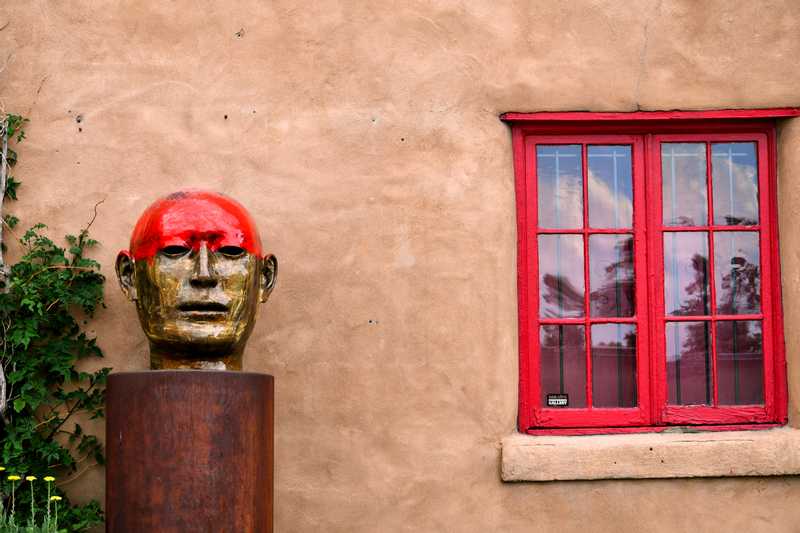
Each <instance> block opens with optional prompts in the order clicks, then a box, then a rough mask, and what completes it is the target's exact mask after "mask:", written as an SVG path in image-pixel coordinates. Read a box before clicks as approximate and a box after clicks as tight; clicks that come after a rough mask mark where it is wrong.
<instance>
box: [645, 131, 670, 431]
mask: <svg viewBox="0 0 800 533" xmlns="http://www.w3.org/2000/svg"><path fill="white" fill-rule="evenodd" d="M645 141H646V144H645V146H646V149H647V175H648V176H650V177H651V180H650V181H651V183H652V186H650V187H648V188H647V197H648V201H647V210H648V211H647V220H646V226H647V228H648V239H647V257H648V264H647V266H648V276H647V277H648V293H649V295H650V301H651V302H652V305H650V309H649V313H650V338H651V342H650V350H651V352H650V362H651V370H650V372H651V380H650V383H651V389H652V391H653V393H652V395H651V396H652V408H651V416H652V420H653V423H654V424H659V425H660V424H663V416H664V406H665V405H666V403H667V367H666V339H665V336H664V335H665V333H664V331H665V330H664V328H665V326H666V322H665V320H664V269H663V267H662V268H659V265H662V266H663V264H664V247H663V231H662V227H663V225H662V221H663V213H662V207H663V206H662V203H661V154H660V143H659V142H658V141H657V140H656V138H655V137H654V136H653V135H647V136H646V138H645Z"/></svg>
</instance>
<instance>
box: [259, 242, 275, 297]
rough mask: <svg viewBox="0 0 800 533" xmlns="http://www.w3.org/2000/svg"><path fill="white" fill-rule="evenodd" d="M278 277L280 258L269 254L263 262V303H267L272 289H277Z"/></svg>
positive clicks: (261, 288)
mask: <svg viewBox="0 0 800 533" xmlns="http://www.w3.org/2000/svg"><path fill="white" fill-rule="evenodd" d="M277 277H278V258H276V257H275V256H274V255H272V254H267V255H265V256H264V259H262V260H261V287H260V293H261V295H260V298H259V300H261V301H262V302H266V301H267V298H269V295H270V293H271V292H272V289H273V288H274V287H275V278H277Z"/></svg>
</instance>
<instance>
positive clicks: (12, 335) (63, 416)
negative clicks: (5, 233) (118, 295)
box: [0, 115, 110, 532]
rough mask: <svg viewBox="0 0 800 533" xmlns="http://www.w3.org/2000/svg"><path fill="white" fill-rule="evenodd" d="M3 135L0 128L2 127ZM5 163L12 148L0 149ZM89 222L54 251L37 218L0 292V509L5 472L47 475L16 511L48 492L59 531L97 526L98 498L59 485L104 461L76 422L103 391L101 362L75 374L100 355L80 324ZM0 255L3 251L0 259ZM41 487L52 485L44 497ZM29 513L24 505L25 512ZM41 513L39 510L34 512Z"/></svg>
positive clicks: (100, 404) (94, 278)
mask: <svg viewBox="0 0 800 533" xmlns="http://www.w3.org/2000/svg"><path fill="white" fill-rule="evenodd" d="M0 119H2V120H3V123H2V124H3V125H4V126H5V127H4V129H5V131H6V134H7V138H8V139H9V141H11V142H13V143H19V142H20V141H22V140H23V139H24V130H23V127H24V125H25V122H26V121H25V119H23V118H22V117H19V116H14V115H6V116H4V117H3V116H0ZM0 132H2V129H0ZM7 153H8V158H7V160H8V163H9V167H11V168H13V166H14V165H15V164H16V162H17V153H16V151H14V150H12V149H11V148H10V147H8V149H7ZM18 187H19V181H17V180H16V179H14V178H13V177H11V176H7V179H6V190H5V198H6V199H10V200H15V199H16V197H17V188H18ZM3 222H4V226H5V229H7V230H9V229H13V228H14V227H15V226H16V225H17V223H18V220H17V218H16V217H13V216H11V215H8V214H5V215H3ZM89 226H91V222H90V223H89V225H88V226H87V227H86V228H85V229H83V230H81V231H80V232H79V233H78V234H77V235H67V236H66V246H64V247H62V246H59V245H58V244H56V243H55V242H54V241H53V240H51V239H50V238H48V237H47V236H46V235H45V234H44V233H43V231H44V229H45V226H44V225H43V224H36V225H34V226H33V227H32V228H31V229H30V230H28V231H26V232H25V233H24V234H23V235H22V237H21V238H20V239H19V242H20V244H21V246H22V252H23V253H22V258H21V259H20V260H19V261H18V262H16V263H15V264H14V265H11V267H10V269H8V270H7V279H6V280H5V281H6V287H5V288H4V290H3V291H2V292H0V342H1V343H2V346H0V363H1V364H2V370H3V376H0V378H2V377H4V380H5V390H2V389H3V385H4V384H3V383H2V379H0V392H2V394H0V407H4V410H3V412H2V415H1V416H0V418H2V420H1V421H0V424H1V425H2V429H0V465H2V466H3V467H5V471H4V472H3V473H2V474H3V476H2V481H0V492H2V495H3V499H4V503H5V505H4V507H5V509H6V510H8V509H9V506H8V496H9V495H10V494H11V482H10V481H9V480H8V476H9V475H13V476H23V479H24V476H26V475H33V476H37V477H38V478H39V479H42V478H43V477H44V476H55V477H56V478H57V481H56V483H55V486H54V487H52V488H51V487H49V484H48V486H47V487H45V484H38V485H37V484H31V486H32V487H33V488H32V489H31V490H32V491H33V497H32V501H31V500H27V499H17V501H16V512H17V513H19V514H22V515H23V516H25V515H26V514H30V513H31V512H33V513H34V514H36V513H37V512H43V511H42V510H43V509H46V508H47V498H48V497H49V496H50V495H51V494H53V495H57V496H60V497H61V498H63V501H62V502H61V511H60V514H59V531H68V532H73V531H74V532H79V531H86V530H87V529H88V528H90V527H91V526H93V525H96V524H98V523H101V522H102V511H101V509H100V505H99V504H98V502H96V501H92V502H90V503H88V504H85V505H70V504H69V502H68V500H67V497H66V494H64V492H63V490H62V489H61V488H60V486H63V484H65V483H68V482H69V481H71V480H72V479H74V478H75V477H77V476H79V475H81V474H82V473H83V472H85V471H86V470H87V469H88V468H90V467H92V466H93V465H95V464H100V465H102V464H103V462H104V457H103V448H102V445H101V443H100V442H99V441H98V439H97V437H96V436H94V435H92V434H90V433H87V432H85V431H84V429H83V428H82V427H81V425H80V424H79V423H78V422H77V421H76V419H79V418H80V419H82V420H83V419H96V418H100V417H102V416H103V408H104V391H105V387H104V385H105V382H106V377H107V375H108V373H109V371H110V369H109V368H102V369H100V370H97V371H93V372H86V371H81V370H79V369H78V366H77V365H78V363H79V362H80V361H82V360H85V359H93V358H100V357H102V356H103V354H102V352H101V350H100V348H99V347H98V346H97V343H96V341H95V339H94V338H92V337H90V336H88V335H87V334H86V333H85V332H84V331H83V330H82V329H81V325H82V324H85V323H86V319H87V318H89V317H91V316H92V315H93V314H94V312H95V311H96V310H97V309H98V308H99V307H101V306H102V305H103V283H104V281H105V278H104V276H103V275H102V274H100V272H99V270H100V265H99V264H98V263H97V261H95V260H93V259H90V258H89V257H87V256H86V254H87V252H88V251H89V250H90V249H91V248H92V247H94V246H95V245H96V244H97V242H96V241H95V240H93V239H91V238H90V237H89V232H88V229H89ZM0 257H1V256H0ZM47 489H51V490H52V492H51V493H50V494H48V493H47ZM32 508H33V509H35V510H34V511H32V510H31V509H32ZM41 518H42V519H43V518H44V516H42V517H41Z"/></svg>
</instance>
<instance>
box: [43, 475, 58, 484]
mask: <svg viewBox="0 0 800 533" xmlns="http://www.w3.org/2000/svg"><path fill="white" fill-rule="evenodd" d="M44 480H45V481H47V482H48V483H50V482H51V481H55V480H56V478H54V477H53V476H44Z"/></svg>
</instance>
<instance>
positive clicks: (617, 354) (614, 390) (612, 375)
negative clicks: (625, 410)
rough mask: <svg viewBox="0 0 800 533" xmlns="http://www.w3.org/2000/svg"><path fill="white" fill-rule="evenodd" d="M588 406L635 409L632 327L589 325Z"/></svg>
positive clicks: (634, 360)
mask: <svg viewBox="0 0 800 533" xmlns="http://www.w3.org/2000/svg"><path fill="white" fill-rule="evenodd" d="M592 404H593V405H594V406H595V407H636V326H635V325H633V324H594V325H593V326H592Z"/></svg>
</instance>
